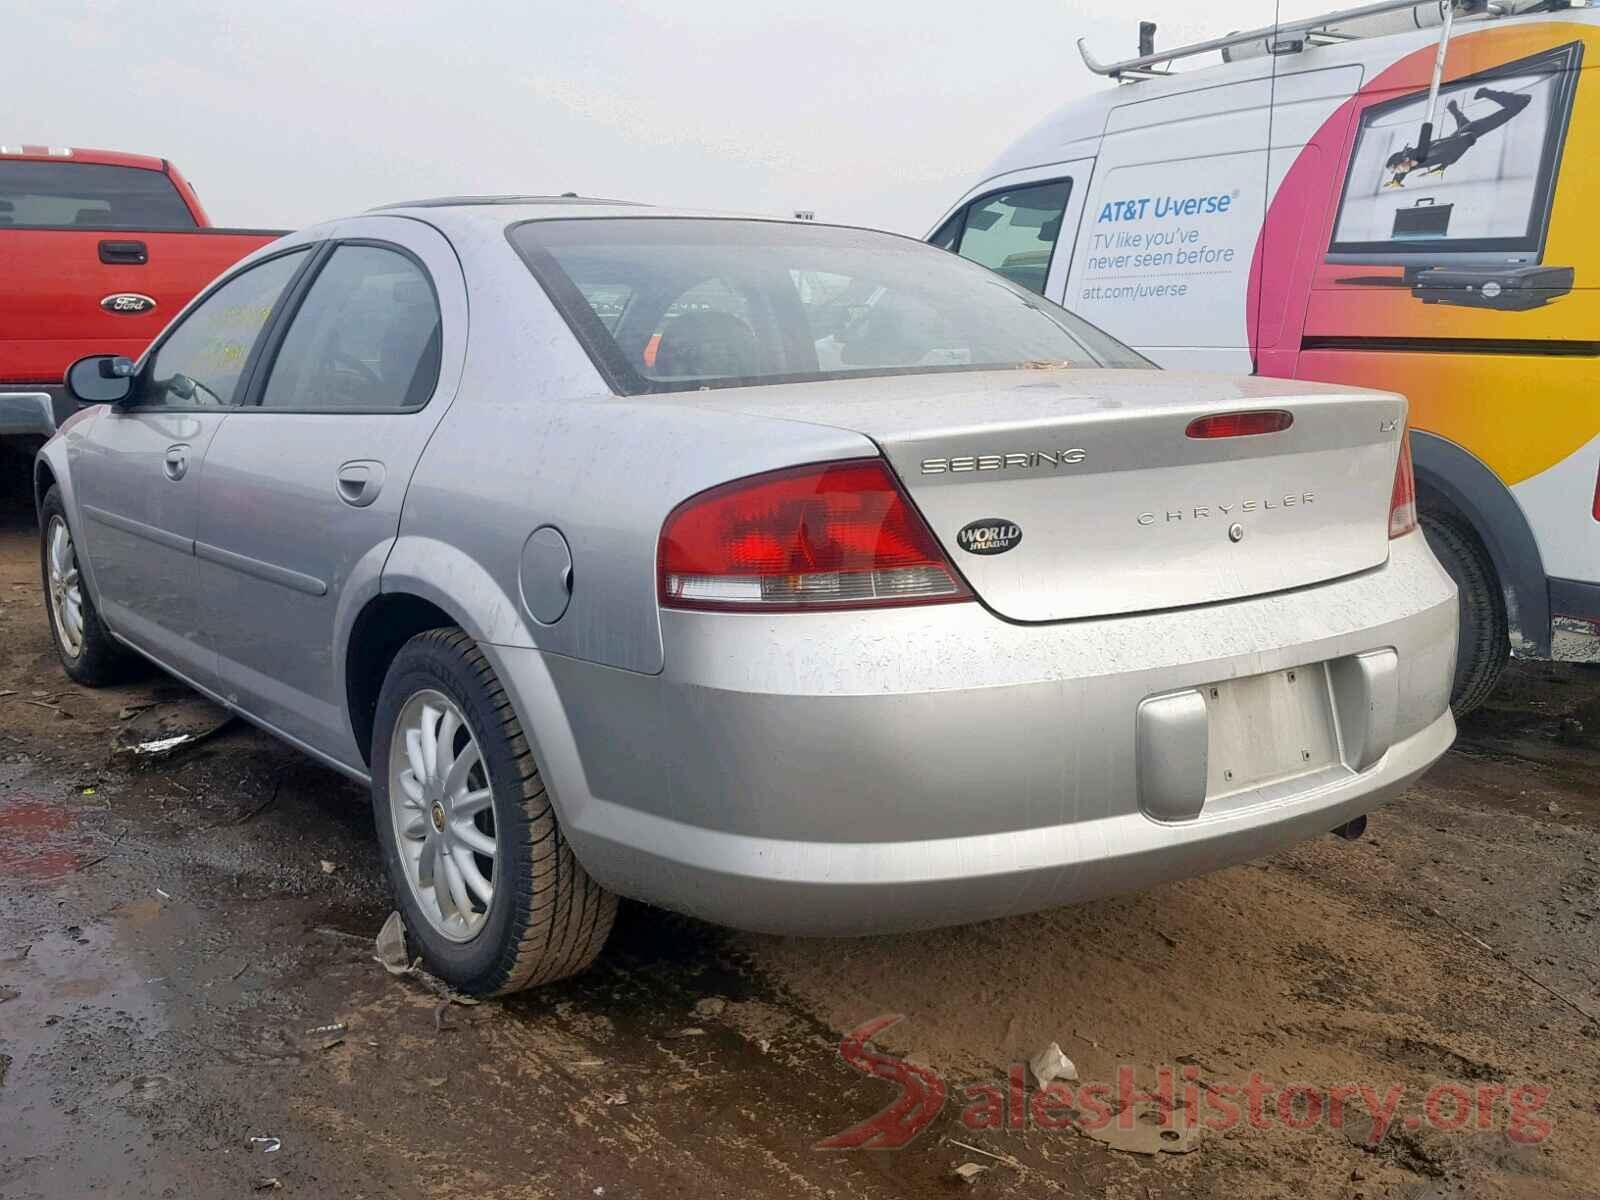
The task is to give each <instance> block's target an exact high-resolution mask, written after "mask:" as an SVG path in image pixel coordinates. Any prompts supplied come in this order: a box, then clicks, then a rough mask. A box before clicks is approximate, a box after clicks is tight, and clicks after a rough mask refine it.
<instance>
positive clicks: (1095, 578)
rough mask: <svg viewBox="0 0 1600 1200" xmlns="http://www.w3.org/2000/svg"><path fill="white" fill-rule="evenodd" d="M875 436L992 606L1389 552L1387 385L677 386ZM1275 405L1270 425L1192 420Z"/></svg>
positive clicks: (1320, 568) (1265, 586)
mask: <svg viewBox="0 0 1600 1200" xmlns="http://www.w3.org/2000/svg"><path fill="white" fill-rule="evenodd" d="M677 399H679V400H681V401H683V402H686V403H691V404H693V405H695V406H697V407H714V408H719V409H727V410H737V411H741V412H746V413H751V414H760V415H763V416H768V417H780V418H784V419H788V420H795V421H805V422H808V423H814V424H823V425H830V426H836V427H839V428H844V429H850V430H853V431H856V432H859V433H861V434H863V435H865V436H867V437H869V438H871V439H872V440H873V441H874V442H875V443H876V444H877V445H878V446H879V448H880V449H881V450H882V452H883V454H884V455H885V456H886V457H887V458H888V460H889V462H890V464H891V465H892V466H893V467H894V469H895V471H896V473H897V474H898V475H899V477H900V479H901V481H902V482H903V484H904V485H905V487H906V490H907V492H908V493H909V495H910V496H911V499H912V500H913V502H914V503H915V504H916V505H917V507H918V508H919V509H920V510H921V511H922V514H923V516H924V517H925V518H926V519H927V521H928V523H929V525H930V526H932V528H933V531H934V533H935V534H936V535H937V536H938V538H939V540H940V542H941V543H942V544H943V545H944V547H945V549H946V551H947V552H948V553H949V555H950V558H951V560H952V561H953V562H954V563H955V565H956V567H957V568H958V569H959V570H960V571H961V572H962V574H964V575H965V576H966V578H967V580H968V582H969V583H970V584H971V585H972V588H973V590H974V591H975V592H976V593H977V594H978V596H979V597H980V598H981V599H982V600H983V601H984V602H985V603H986V604H987V605H988V606H989V607H990V608H991V609H993V610H994V611H995V612H996V613H998V614H1000V615H1001V616H1003V617H1007V618H1009V619H1011V620H1015V621H1059V620H1067V619H1072V618H1077V617H1091V616H1102V615H1109V614H1116V613H1133V612H1143V611H1148V610H1152V609H1162V608H1174V607H1180V606H1186V605H1192V604H1208V603H1216V602H1219V601H1226V600H1233V599H1238V598H1240V597H1244V596H1252V595H1257V594H1260V593H1264V592H1273V591H1281V590H1283V589H1286V588H1294V587H1302V586H1305V585H1308V584H1314V583H1319V582H1321V581H1323V580H1328V579H1334V578H1337V577H1339V576H1342V575H1349V574H1352V573H1354V572H1357V571H1361V570H1365V569H1367V568H1370V567H1375V566H1378V565H1380V564H1381V563H1383V562H1384V561H1385V559H1386V558H1387V556H1388V545H1389V539H1388V528H1389V505H1390V498H1391V494H1392V489H1393V484H1394V474H1395V464H1396V457H1397V455H1398V453H1399V447H1400V439H1401V437H1402V434H1403V431H1404V428H1405V414H1406V406H1405V401H1404V400H1403V399H1402V398H1401V397H1399V396H1395V395H1391V394H1387V393H1382V392H1368V391H1360V390H1352V389H1348V388H1339V387H1333V386H1329V385H1322V384H1308V383H1303V382H1299V381H1275V380H1266V379H1256V378H1237V377H1232V376H1215V375H1196V374H1191V373H1178V372H1170V373H1169V372H1161V371H1145V370H1114V371H1098V370H1083V369H1068V370H1061V369H1040V370H1021V371H994V372H973V373H952V374H933V375H928V374H918V375H906V376H897V377H890V378H871V379H855V380H834V381H828V382H821V383H807V384H781V385H769V386H763V387H748V388H728V389H719V390H714V391H705V392H699V393H693V394H692V397H691V395H683V396H680V397H677ZM1262 410H1270V411H1282V412H1287V413H1289V414H1290V417H1291V418H1292V421H1291V423H1289V424H1288V427H1287V428H1284V429H1282V430H1280V431H1278V432H1271V433H1260V434H1253V435H1244V436H1212V437H1195V436H1189V434H1188V432H1187V431H1188V429H1189V426H1190V423H1191V422H1193V421H1194V420H1195V419H1196V418H1199V417H1204V416H1210V415H1214V414H1220V413H1239V412H1257V411H1262Z"/></svg>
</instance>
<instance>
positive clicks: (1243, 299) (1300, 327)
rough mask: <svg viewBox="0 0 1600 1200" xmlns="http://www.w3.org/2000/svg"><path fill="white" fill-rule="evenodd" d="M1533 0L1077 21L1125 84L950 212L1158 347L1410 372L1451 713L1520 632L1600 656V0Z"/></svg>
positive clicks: (985, 241) (949, 240) (1004, 258)
mask: <svg viewBox="0 0 1600 1200" xmlns="http://www.w3.org/2000/svg"><path fill="white" fill-rule="evenodd" d="M1533 7H1535V8H1537V9H1538V10H1539V11H1537V12H1529V11H1526V10H1527V9H1528V8H1529V4H1528V3H1527V0H1523V3H1521V4H1516V3H1514V2H1513V0H1502V3H1500V4H1499V5H1497V6H1496V7H1495V9H1494V10H1493V11H1491V10H1490V7H1489V5H1488V4H1487V3H1486V2H1485V0H1453V3H1452V0H1430V2H1429V3H1426V4H1422V5H1417V4H1415V3H1414V2H1412V3H1408V2H1406V0H1398V2H1396V0H1387V2H1386V3H1377V4H1369V5H1366V6H1364V7H1362V8H1360V9H1353V10H1346V11H1345V12H1341V13H1331V14H1325V15H1323V16H1321V17H1316V18H1311V19H1309V20H1306V21H1296V22H1293V23H1287V22H1286V23H1284V24H1282V25H1279V26H1276V27H1273V28H1269V29H1262V30H1255V31H1252V32H1249V33H1242V34H1234V35H1229V36H1224V37H1219V38H1217V39H1215V40H1213V41H1209V42H1204V43H1199V44H1197V45H1194V46H1187V47H1180V48H1177V49H1173V50H1166V51H1159V52H1158V51H1155V50H1154V48H1153V46H1151V45H1149V44H1148V42H1149V41H1150V40H1151V39H1150V33H1151V30H1150V29H1149V27H1146V29H1145V30H1144V31H1142V35H1141V42H1142V43H1145V44H1141V46H1140V49H1141V51H1142V53H1141V54H1140V55H1139V56H1138V57H1137V58H1133V59H1130V60H1128V61H1126V62H1121V63H1113V64H1102V63H1099V62H1097V61H1095V59H1094V58H1093V57H1092V56H1091V55H1090V54H1089V52H1088V51H1087V49H1083V47H1082V43H1080V49H1083V53H1084V59H1085V63H1086V65H1088V67H1089V68H1090V69H1091V70H1095V71H1097V72H1099V73H1101V74H1103V75H1106V76H1108V77H1109V78H1111V79H1115V80H1116V81H1117V82H1118V84H1119V85H1120V86H1111V87H1107V88H1106V90H1105V91H1104V92H1103V93H1101V94H1098V95H1095V96H1092V97H1090V98H1088V99H1085V100H1081V101H1077V102H1074V103H1072V104H1069V105H1067V106H1065V107H1063V108H1061V109H1060V110H1058V111H1057V112H1054V113H1052V114H1051V115H1050V116H1048V117H1047V118H1046V119H1045V120H1043V121H1042V122H1040V123H1039V124H1038V125H1037V126H1035V127H1034V128H1033V129H1032V130H1031V131H1030V132H1028V133H1027V134H1026V135H1024V136H1023V137H1022V138H1021V139H1020V140H1019V141H1018V142H1017V143H1016V144H1015V145H1013V146H1012V147H1011V148H1010V149H1009V150H1007V151H1006V153H1005V154H1004V155H1002V156H1001V158H1000V159H999V161H997V162H996V163H995V164H994V165H993V166H991V167H990V168H989V170H988V171H986V172H985V173H984V176H983V178H982V179H981V180H980V181H979V182H978V183H977V184H975V185H974V186H973V187H972V189H971V190H970V191H969V192H968V193H967V195H966V196H964V197H963V198H962V199H961V201H960V202H959V203H958V204H956V205H955V206H954V207H953V208H952V209H951V210H950V211H949V212H948V213H947V214H946V216H945V217H944V218H942V219H941V220H940V222H939V224H938V226H937V227H936V229H935V231H934V232H933V233H932V234H930V235H929V240H930V241H932V242H934V243H936V244H937V245H940V246H943V247H945V248H946V249H950V250H954V251H956V252H958V253H960V254H962V255H964V256H965V257H968V258H971V259H974V260H976V261H978V262H981V263H984V264H985V265H987V266H989V267H992V268H993V269H995V270H997V271H999V272H1001V273H1002V274H1005V275H1007V276H1008V277H1010V278H1011V279H1013V280H1016V281H1017V282H1019V283H1022V284H1024V285H1025V286H1027V287H1030V288H1032V289H1034V290H1035V291H1038V292H1040V293H1041V294H1043V295H1045V296H1047V297H1049V298H1050V299H1052V300H1055V301H1058V302H1060V303H1061V304H1063V305H1065V306H1066V307H1067V308H1070V309H1071V310H1073V311H1074V312H1076V313H1079V314H1081V315H1082V316H1084V317H1087V318H1088V319H1089V320H1091V321H1094V322H1095V323H1097V324H1099V325H1100V326H1102V327H1103V328H1105V329H1106V330H1107V331H1109V332H1110V333H1112V334H1114V335H1116V336H1117V337H1118V338H1120V339H1122V340H1123V341H1125V342H1128V343H1129V344H1131V345H1133V346H1135V347H1137V348H1138V349H1139V350H1141V351H1143V352H1144V353H1145V354H1146V355H1148V356H1149V357H1150V358H1152V359H1154V360H1155V361H1157V362H1158V363H1160V364H1162V365H1164V366H1171V367H1183V368H1189V369H1210V370H1217V371H1228V372H1256V373H1259V374H1262V375H1272V376H1280V377H1286V378H1297V379H1316V380H1327V381H1330V382H1337V383H1348V384H1360V385H1368V386H1373V387H1381V388H1389V389H1393V390H1396V391H1400V392H1403V393H1405V394H1406V395H1407V396H1408V397H1409V399H1410V401H1411V417H1410V420H1411V439H1412V449H1413V453H1414V455H1415V459H1416V471H1417V486H1418V494H1419V498H1420V502H1421V506H1422V519H1423V522H1424V525H1425V527H1426V529H1427V531H1428V534H1429V538H1430V541H1431V542H1432V544H1433V546H1434V549H1435V551H1436V553H1437V554H1438V556H1439V558H1440V560H1441V561H1442V562H1443V563H1444V565H1445V566H1446V567H1447V568H1448V569H1449V571H1450V573H1451V574H1452V576H1453V577H1454V578H1455V580H1456V582H1457V584H1458V585H1459V587H1460V590H1461V629H1462V634H1461V651H1460V654H1459V656H1458V663H1457V673H1456V686H1455V692H1454V696H1453V703H1454V704H1455V706H1456V710H1457V713H1458V714H1461V713H1465V712H1467V711H1470V710H1471V709H1472V708H1474V707H1476V706H1477V705H1478V704H1480V703H1482V701H1483V700H1484V698H1485V697H1486V696H1487V695H1488V694H1489V692H1490V690H1491V689H1492V688H1493V686H1494V683H1495V681H1496V679H1497V678H1498V677H1499V674H1500V672H1501V670H1502V669H1503V667H1504V664H1505V661H1506V657H1507V655H1508V653H1509V652H1515V653H1517V654H1519V655H1526V656H1530V657H1541V658H1564V659H1578V660H1585V661H1600V238H1597V237H1596V236H1595V229H1596V214H1597V213H1600V72H1597V70H1596V67H1597V66H1600V13H1597V12H1596V11H1594V10H1591V9H1589V8H1587V7H1578V6H1577V5H1576V4H1573V5H1572V6H1571V7H1568V6H1566V5H1565V4H1564V3H1561V0H1556V2H1555V3H1552V2H1551V0H1542V2H1540V3H1538V4H1536V5H1533ZM1508 8H1519V9H1521V10H1523V13H1522V15H1512V16H1505V15H1499V13H1500V12H1501V11H1502V10H1505V9H1508ZM1552 10H1554V11H1552ZM1397 30H1398V31H1397ZM1441 48H1442V52H1441ZM1218 52H1220V55H1219V53H1218ZM1201 56H1209V57H1210V58H1211V60H1212V62H1213V65H1208V66H1203V67H1201V68H1200V69H1194V70H1183V71H1175V70H1173V67H1172V65H1173V63H1174V62H1179V61H1182V62H1185V63H1188V62H1191V61H1193V60H1195V59H1197V58H1199V57H1201ZM1436 62H1437V63H1438V64H1439V68H1438V69H1437V70H1436ZM1430 114H1431V115H1432V118H1433V119H1432V121H1431V122H1430V121H1429V116H1430ZM1424 124H1427V125H1428V129H1427V131H1426V133H1425V131H1424V129H1423V126H1424Z"/></svg>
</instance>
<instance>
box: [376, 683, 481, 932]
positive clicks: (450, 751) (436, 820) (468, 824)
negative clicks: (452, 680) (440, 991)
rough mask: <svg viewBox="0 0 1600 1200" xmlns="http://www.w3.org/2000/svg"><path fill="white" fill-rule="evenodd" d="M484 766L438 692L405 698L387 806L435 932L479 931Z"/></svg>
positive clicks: (463, 724)
mask: <svg viewBox="0 0 1600 1200" xmlns="http://www.w3.org/2000/svg"><path fill="white" fill-rule="evenodd" d="M492 798H493V793H492V792H491V791H490V787H489V771H488V768H487V767H486V766H485V765H484V762H483V755H482V754H481V753H480V752H479V750H478V739H477V738H476V737H474V736H473V733H472V729H471V727H470V726H469V725H468V724H467V719H466V717H465V715H463V713H462V712H461V709H460V708H458V707H457V706H456V703H455V701H453V700H451V699H450V698H449V697H448V696H446V695H445V694H444V693H442V692H435V691H431V690H429V691H421V692H417V693H416V694H415V695H413V696H412V697H411V699H409V700H407V701H406V703H405V707H404V708H402V709H401V710H400V720H399V721H398V722H397V723H396V725H395V736H394V741H393V743H392V746H391V748H390V751H389V812H390V815H391V816H392V818H393V820H394V837H395V844H396V845H397V846H399V848H400V866H401V868H402V870H404V871H405V876H406V882H407V883H408V884H409V885H410V887H411V894H412V895H413V896H414V897H415V898H416V901H417V906H418V907H419V908H421V909H422V913H423V915H424V916H425V917H427V918H428V923H429V924H431V925H432V926H433V927H434V928H435V929H437V930H438V931H439V932H440V933H442V934H444V936H445V937H447V938H449V939H450V940H452V941H456V942H464V941H467V940H469V939H470V938H472V937H474V936H476V934H477V933H478V931H479V930H480V929H482V928H483V922H484V920H485V919H486V918H487V917H488V915H489V905H490V904H491V902H492V901H493V900H494V869H495V855H496V842H495V829H494V805H493V803H492Z"/></svg>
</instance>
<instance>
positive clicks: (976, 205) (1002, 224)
mask: <svg viewBox="0 0 1600 1200" xmlns="http://www.w3.org/2000/svg"><path fill="white" fill-rule="evenodd" d="M1071 194H1072V180H1070V179H1053V180H1050V181H1049V182H1046V183H1030V184H1025V185H1023V186H1020V187H1014V188H1007V189H1006V190H1005V191H1001V192H995V193H994V194H992V195H989V196H982V197H979V198H978V199H977V200H974V201H973V202H972V203H971V204H969V205H967V207H966V209H965V211H964V212H962V213H961V214H959V218H960V236H959V240H955V241H953V242H950V241H947V239H948V235H949V232H951V230H950V225H951V223H950V222H947V223H946V224H945V225H944V226H943V227H941V228H940V230H939V232H938V233H936V234H935V235H934V238H933V242H934V245H936V246H946V247H947V248H950V249H954V250H955V251H956V252H957V253H958V254H960V255H961V257H962V258H970V259H971V260H972V261H973V262H975V263H982V264H983V265H984V266H986V267H988V268H989V269H990V270H992V271H998V272H1000V274H1002V275H1004V276H1005V277H1006V278H1007V279H1009V280H1011V282H1013V283H1015V284H1019V285H1020V286H1022V287H1025V288H1027V289H1028V290H1029V291H1031V292H1038V293H1039V294H1040V295H1041V296H1042V295H1043V294H1044V285H1045V280H1046V279H1047V278H1048V277H1049V275H1050V260H1051V258H1052V256H1053V255H1054V254H1055V249H1056V240H1057V239H1058V238H1059V237H1060V236H1061V218H1062V214H1063V213H1064V212H1065V211H1066V208H1067V197H1068V196H1070V195H1071Z"/></svg>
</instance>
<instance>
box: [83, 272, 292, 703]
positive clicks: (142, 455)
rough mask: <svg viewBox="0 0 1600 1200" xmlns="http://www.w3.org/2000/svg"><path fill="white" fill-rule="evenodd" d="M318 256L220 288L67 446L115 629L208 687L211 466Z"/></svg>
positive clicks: (97, 581) (86, 544) (99, 585)
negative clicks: (269, 331)
mask: <svg viewBox="0 0 1600 1200" xmlns="http://www.w3.org/2000/svg"><path fill="white" fill-rule="evenodd" d="M308 258H309V252H308V251H307V250H306V248H305V247H300V248H298V249H295V250H290V251H287V252H286V253H283V254H278V255H275V256H273V257H271V258H268V259H266V260H264V261H260V262H257V263H254V264H252V265H251V266H249V267H247V268H246V269H244V270H242V271H240V272H238V273H237V274H235V275H233V276H231V277H230V278H228V279H227V280H225V281H223V282H221V283H219V284H218V285H216V286H215V287H213V288H212V289H211V291H210V292H209V293H208V294H207V295H206V296H204V297H203V298H202V299H201V300H200V301H198V302H197V303H196V305H195V306H194V307H193V308H192V309H191V310H190V311H189V312H188V313H187V314H186V315H185V316H184V317H183V318H182V319H181V320H179V321H178V323H177V324H176V325H174V326H173V327H172V329H171V330H169V331H168V332H167V334H166V336H165V337H164V338H163V339H162V340H161V341H160V342H159V343H158V344H157V345H156V346H155V348H154V349H153V350H152V351H151V352H150V354H149V355H147V356H146V358H145V361H144V364H143V366H142V368H141V370H140V372H139V376H138V378H137V379H136V380H135V382H134V390H133V392H132V394H131V395H130V397H129V399H128V400H126V401H124V402H123V403H121V404H118V405H116V406H115V407H113V408H111V409H109V410H108V411H106V412H103V413H101V414H99V415H98V416H97V417H96V418H95V419H94V420H93V421H91V422H88V423H87V424H86V425H85V427H84V432H82V433H81V434H78V435H76V436H73V437H71V438H69V440H68V442H67V455H68V461H69V463H70V464H71V470H72V482H73V486H74V489H75V493H76V495H77V499H78V505H79V511H80V513H81V515H82V517H83V525H84V527H83V528H82V529H81V530H80V531H79V540H80V542H81V544H82V547H83V548H84V549H85V550H86V551H87V553H88V556H89V562H90V567H91V572H92V578H93V582H94V585H95V589H96V597H95V598H96V600H97V601H98V602H99V605H100V610H101V612H102V614H103V615H104V616H105V619H106V622H107V624H109V625H110V626H111V628H112V629H113V630H115V631H116V632H117V633H118V634H120V635H121V636H123V637H125V638H127V639H128V640H129V641H131V642H132V643H133V644H134V645H135V646H137V647H138V648H139V649H140V650H142V651H144V652H145V653H146V654H149V655H151V656H152V657H154V658H155V659H157V660H158V661H159V662H160V663H161V664H162V665H163V666H165V667H167V668H168V669H169V670H171V671H172V672H174V673H175V674H177V675H180V676H182V677H184V678H186V679H188V680H189V681H190V682H192V683H195V684H197V685H199V686H201V687H211V686H212V685H213V684H214V683H215V671H214V669H213V668H214V658H213V656H212V655H211V653H210V651H209V649H208V648H207V647H206V646H205V645H204V641H203V639H202V638H201V636H200V632H199V630H200V615H201V614H200V602H199V598H198V595H197V593H196V583H197V581H196V578H195V569H194V539H195V528H196V523H197V521H198V517H199V512H200V480H201V475H202V464H203V462H204V459H205V455H206V451H207V449H208V448H209V447H210V445H211V441H212V439H213V438H214V437H215V435H216V432H217V430H218V429H220V428H221V427H222V425H223V423H224V422H225V421H226V420H227V418H228V415H229V414H230V413H232V412H234V411H236V410H235V407H234V406H235V405H236V404H237V403H238V400H239V398H240V395H241V393H242V392H243V390H244V386H245V383H246V381H247V379H248V370H249V368H250V366H251V365H252V364H253V362H254V359H255V357H256V356H257V354H258V352H259V345H258V343H259V342H261V340H262V334H263V331H264V330H265V329H266V327H267V324H268V319H269V317H270V316H271V314H272V312H273V310H274V309H275V307H276V306H277V305H278V304H279V302H280V301H281V299H282V298H283V296H284V295H285V293H286V291H287V289H288V287H289V284H290V281H291V280H292V279H293V278H294V276H295V274H296V272H298V271H299V270H300V269H301V267H302V266H304V264H305V263H306V261H307V259H308Z"/></svg>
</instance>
